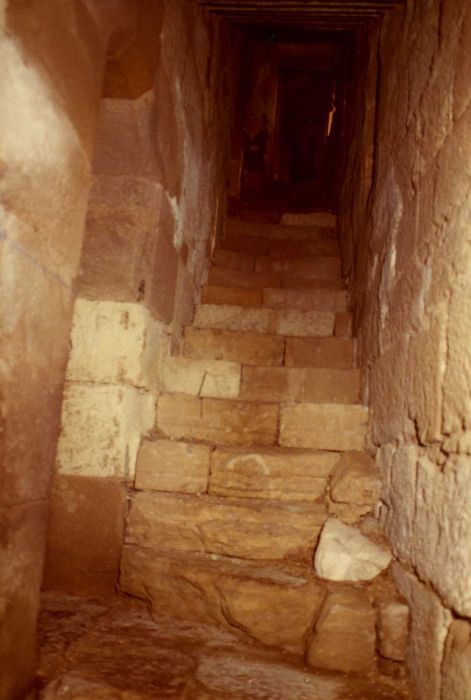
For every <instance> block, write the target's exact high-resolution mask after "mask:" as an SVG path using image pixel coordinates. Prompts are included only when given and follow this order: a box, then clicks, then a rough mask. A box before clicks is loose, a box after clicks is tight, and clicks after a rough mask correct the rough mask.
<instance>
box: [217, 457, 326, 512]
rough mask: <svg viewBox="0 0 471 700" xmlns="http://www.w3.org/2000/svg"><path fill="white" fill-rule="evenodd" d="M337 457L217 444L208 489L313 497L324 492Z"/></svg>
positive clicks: (296, 498)
mask: <svg viewBox="0 0 471 700" xmlns="http://www.w3.org/2000/svg"><path fill="white" fill-rule="evenodd" d="M338 460H339V455H338V454H337V453H335V452H311V451H303V452H301V451H293V450H286V449H283V448H280V447H279V448H276V449H265V450H263V449H262V450H261V449H259V450H255V449H254V450H251V449H237V448H232V449H224V448H218V449H216V450H215V451H214V452H213V454H212V458H211V479H210V483H209V492H210V493H212V494H214V495H216V496H233V497H241V498H242V497H244V498H263V499H269V500H276V501H316V500H317V499H319V498H322V496H323V495H324V492H325V490H326V486H327V480H328V478H329V474H330V473H331V472H332V470H333V468H334V466H335V465H336V463H337V462H338Z"/></svg>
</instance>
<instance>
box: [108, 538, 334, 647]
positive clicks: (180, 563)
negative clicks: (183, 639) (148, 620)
mask: <svg viewBox="0 0 471 700" xmlns="http://www.w3.org/2000/svg"><path fill="white" fill-rule="evenodd" d="M120 588H121V590H123V591H124V592H125V593H129V594H130V595H133V596H137V597H138V598H140V599H141V600H146V601H148V603H149V604H150V606H151V611H152V615H153V616H154V618H155V619H157V620H160V619H162V618H166V617H169V616H170V617H172V618H176V619H181V620H184V621H188V620H197V621H198V622H202V623H212V624H214V623H216V624H218V625H222V626H223V627H226V628H229V629H231V630H234V629H235V630H237V631H238V632H239V633H240V632H241V631H242V632H243V633H244V634H246V635H248V636H249V637H250V638H252V639H254V640H256V641H258V642H260V643H262V644H264V645H269V646H275V647H280V648H282V649H285V650H286V651H288V652H291V653H295V654H298V655H302V654H303V653H304V648H305V639H306V637H307V635H308V633H309V631H310V630H311V629H312V627H313V624H314V620H315V619H316V618H317V617H318V615H319V613H320V610H321V606H322V603H323V600H324V597H325V592H324V588H323V585H322V584H321V582H319V581H318V580H316V579H315V578H314V576H313V575H312V574H311V573H310V572H307V571H306V572H304V571H303V572H296V573H286V572H284V571H283V570H280V569H279V568H278V567H275V566H272V565H269V564H267V563H264V562H255V561H247V560H243V559H234V558H229V557H224V556H219V555H214V554H194V553H191V552H184V553H178V552H174V553H172V554H171V555H170V554H167V553H164V552H161V551H159V550H156V549H153V548H151V547H149V544H148V543H146V544H145V546H143V547H140V546H138V545H134V544H126V545H125V546H124V547H123V551H122V559H121V578H120Z"/></svg>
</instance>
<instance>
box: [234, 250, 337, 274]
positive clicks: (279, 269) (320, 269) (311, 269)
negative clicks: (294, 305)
mask: <svg viewBox="0 0 471 700" xmlns="http://www.w3.org/2000/svg"><path fill="white" fill-rule="evenodd" d="M233 255H236V254H235V253H234V254H233ZM239 255H241V256H242V253H240V254H239ZM244 257H245V256H244ZM239 269H241V268H239ZM247 269H248V268H247ZM252 269H254V270H255V272H274V273H276V274H285V275H291V276H292V277H293V276H297V277H302V278H304V279H324V280H325V279H329V280H330V279H340V278H341V276H342V262H341V259H340V257H338V256H318V257H311V258H284V257H280V258H275V257H271V256H265V257H263V256H261V257H257V258H255V267H254V268H252Z"/></svg>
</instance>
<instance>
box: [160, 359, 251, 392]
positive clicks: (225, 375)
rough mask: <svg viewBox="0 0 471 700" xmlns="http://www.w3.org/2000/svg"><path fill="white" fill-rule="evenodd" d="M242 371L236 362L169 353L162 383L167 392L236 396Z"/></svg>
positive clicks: (163, 369)
mask: <svg viewBox="0 0 471 700" xmlns="http://www.w3.org/2000/svg"><path fill="white" fill-rule="evenodd" d="M240 373H241V368H240V365H238V364H236V363H235V362H226V361H223V360H211V359H208V360H202V359H190V358H186V357H169V358H167V360H166V361H165V363H164V365H163V367H162V376H161V383H162V389H163V391H166V392H175V393H181V394H189V395H191V396H201V397H203V396H206V397H213V398H226V399H236V398H237V397H238V396H239V390H240Z"/></svg>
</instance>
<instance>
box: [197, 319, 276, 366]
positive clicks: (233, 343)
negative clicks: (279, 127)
mask: <svg viewBox="0 0 471 700" xmlns="http://www.w3.org/2000/svg"><path fill="white" fill-rule="evenodd" d="M283 352H284V340H283V338H280V337H279V336H275V335H262V334H260V333H250V332H245V333H240V332H237V331H224V330H218V329H212V328H187V329H186V330H185V349H184V353H185V355H186V356H187V357H194V358H208V359H210V358H211V359H214V360H228V361H235V362H241V363H242V364H244V365H262V366H264V365H281V364H282V363H283Z"/></svg>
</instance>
